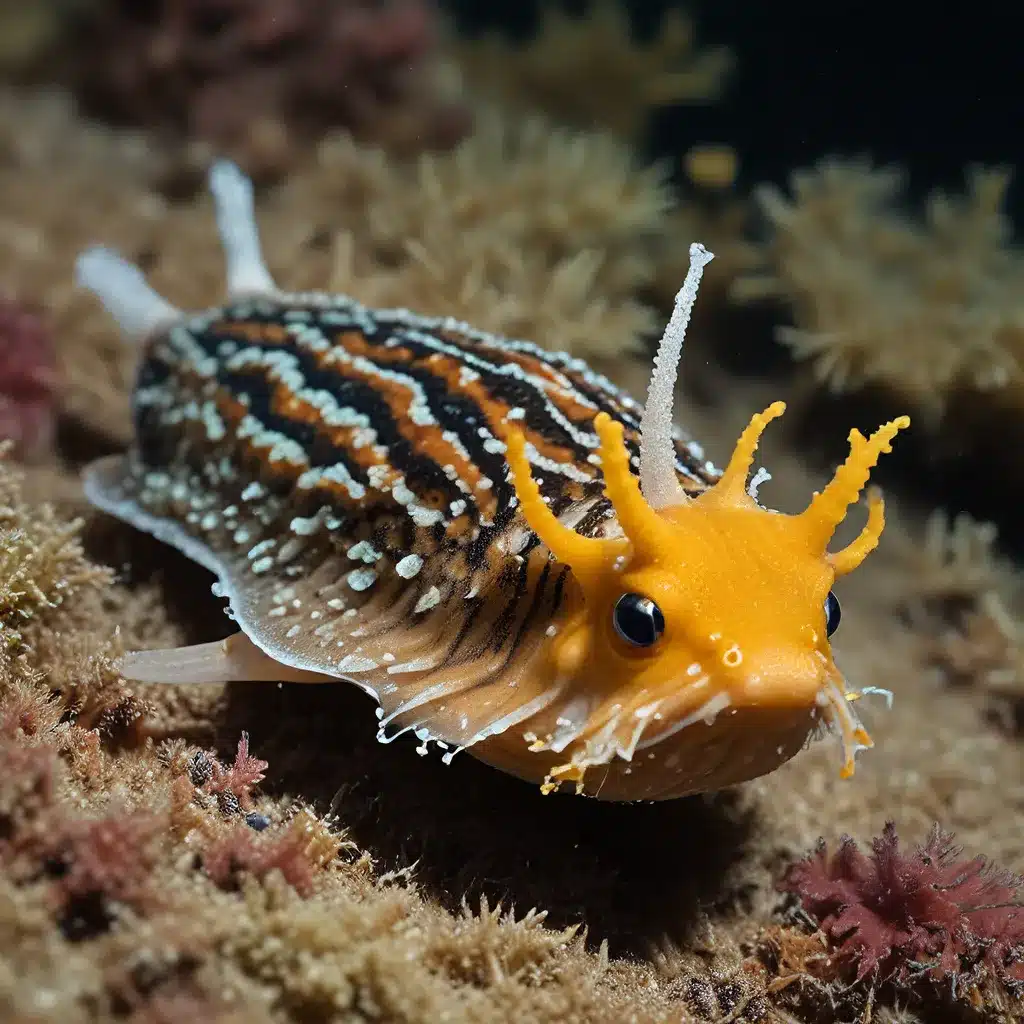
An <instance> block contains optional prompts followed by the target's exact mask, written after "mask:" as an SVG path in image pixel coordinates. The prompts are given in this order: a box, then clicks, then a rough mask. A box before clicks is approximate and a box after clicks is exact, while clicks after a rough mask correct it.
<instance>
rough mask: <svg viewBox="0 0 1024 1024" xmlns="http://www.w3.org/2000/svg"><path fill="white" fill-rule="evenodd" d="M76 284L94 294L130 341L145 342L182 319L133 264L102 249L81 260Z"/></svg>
mask: <svg viewBox="0 0 1024 1024" xmlns="http://www.w3.org/2000/svg"><path fill="white" fill-rule="evenodd" d="M75 282H76V283H77V284H78V285H79V287H81V288H88V289H89V291H91V292H93V293H95V295H96V297H97V298H98V299H99V300H100V302H102V303H103V306H104V308H105V309H106V310H107V312H108V313H109V314H110V315H111V316H112V317H113V318H114V319H115V320H116V321H117V323H118V325H119V326H120V328H121V330H122V331H124V333H125V334H126V335H128V337H130V338H134V339H137V340H142V339H143V338H146V337H147V336H148V335H150V334H151V333H153V332H154V331H157V330H160V329H161V328H164V327H166V326H167V325H168V324H171V323H173V322H174V321H175V320H177V319H178V318H179V317H180V316H181V315H182V314H181V311H180V310H179V309H176V308H175V307H174V306H172V305H171V304H170V303H169V302H168V301H167V300H166V299H165V298H163V296H161V295H158V294H157V293H156V292H155V291H154V290H153V288H152V287H150V285H149V284H148V283H147V281H146V278H145V277H144V276H143V273H142V271H141V270H140V269H139V268H138V267H137V266H135V264H134V263H129V262H128V261H127V260H126V259H124V257H122V256H119V255H118V254H117V253H116V252H114V251H113V250H112V249H107V248H105V247H103V246H94V247H93V248H91V249H86V250H85V252H83V253H82V254H81V255H80V256H79V257H78V259H77V260H76V261H75Z"/></svg>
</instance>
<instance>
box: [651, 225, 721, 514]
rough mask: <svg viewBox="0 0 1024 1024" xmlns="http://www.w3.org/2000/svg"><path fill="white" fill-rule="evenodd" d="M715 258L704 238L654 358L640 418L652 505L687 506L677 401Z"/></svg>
mask: <svg viewBox="0 0 1024 1024" xmlns="http://www.w3.org/2000/svg"><path fill="white" fill-rule="evenodd" d="M714 258H715V254H714V253H713V252H708V251H707V249H705V248H704V246H703V245H701V244H700V242H694V243H693V244H692V245H691V246H690V269H689V270H688V271H687V273H686V280H685V281H683V286H682V288H680V289H679V293H678V294H677V295H676V303H675V309H674V310H673V311H672V317H671V319H670V320H669V322H668V326H667V327H666V328H665V333H664V334H663V335H662V337H661V343H660V344H659V346H658V354H657V355H656V356H655V357H654V370H653V371H652V373H651V383H650V384H649V385H648V388H647V403H646V404H645V406H644V414H643V416H642V418H641V420H640V489H641V490H642V491H643V495H644V497H645V498H646V499H647V502H648V504H649V505H650V506H651V508H666V507H668V506H670V505H682V504H683V503H684V502H685V501H686V500H687V497H686V492H685V491H684V490H683V488H682V486H681V484H680V483H679V478H678V477H677V476H676V450H675V444H674V443H673V440H672V405H673V398H674V396H675V389H676V373H677V371H678V367H679V357H680V355H681V354H682V351H683V339H684V338H685V337H686V327H687V324H689V322H690V314H691V313H692V312H693V304H694V302H695V301H696V299H697V288H698V287H699V285H700V279H701V277H702V276H703V274H704V267H705V266H707V264H708V263H710V262H711V261H712V260H713V259H714Z"/></svg>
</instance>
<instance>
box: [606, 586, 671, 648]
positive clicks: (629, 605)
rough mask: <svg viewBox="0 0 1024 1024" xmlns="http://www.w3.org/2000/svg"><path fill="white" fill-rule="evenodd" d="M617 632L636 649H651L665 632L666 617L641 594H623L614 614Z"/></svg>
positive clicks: (613, 620) (613, 618) (617, 602)
mask: <svg viewBox="0 0 1024 1024" xmlns="http://www.w3.org/2000/svg"><path fill="white" fill-rule="evenodd" d="M612 622H613V623H614V624H615V632H616V633H618V634H619V636H621V637H622V639H623V640H625V641H626V643H627V644H632V645H633V646H634V647H650V646H651V645H652V644H655V643H657V642H658V640H659V639H660V638H661V635H662V633H664V632H665V616H664V615H662V613H661V609H660V608H659V607H658V606H657V605H656V604H655V603H654V602H653V601H652V600H651V599H650V598H649V597H644V596H643V595H641V594H623V595H622V597H620V598H619V599H618V601H616V602H615V611H613V612H612Z"/></svg>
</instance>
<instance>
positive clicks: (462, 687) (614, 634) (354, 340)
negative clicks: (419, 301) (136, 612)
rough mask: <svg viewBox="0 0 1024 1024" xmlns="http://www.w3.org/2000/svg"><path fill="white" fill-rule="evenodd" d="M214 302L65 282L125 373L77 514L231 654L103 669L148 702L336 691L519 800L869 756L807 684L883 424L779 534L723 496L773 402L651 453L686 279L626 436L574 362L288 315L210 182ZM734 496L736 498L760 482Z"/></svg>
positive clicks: (248, 215)
mask: <svg viewBox="0 0 1024 1024" xmlns="http://www.w3.org/2000/svg"><path fill="white" fill-rule="evenodd" d="M211 188H212V191H213V194H214V198H215V203H216V208H217V219H218V223H219V226H220V231H221V236H222V239H223V242H224V246H225V252H226V261H227V277H228V293H229V297H228V301H227V304H226V305H224V306H222V307H220V308H217V309H211V310H208V311H206V312H202V313H198V314H185V313H182V312H180V311H178V310H177V309H175V308H174V307H172V306H171V305H170V304H169V303H168V302H166V301H165V300H164V299H162V298H160V297H159V296H158V295H156V294H155V293H154V292H153V291H152V290H151V289H150V288H149V286H148V285H147V284H146V283H145V281H144V279H143V277H142V275H141V273H140V272H139V271H138V270H137V269H136V268H135V267H133V266H131V265H130V264H128V263H126V262H124V261H122V260H121V259H120V258H119V257H117V256H115V255H114V254H113V253H111V252H109V251H108V250H104V249H93V250H90V251H88V252H86V253H84V254H83V255H82V256H81V257H80V259H79V264H78V276H79V281H80V282H81V283H82V284H83V285H84V286H86V287H88V288H91V289H92V290H93V291H95V292H96V293H97V294H98V295H99V297H100V298H101V299H102V301H103V302H104V304H105V305H106V307H107V308H108V310H109V311H110V312H111V313H112V314H113V315H114V317H115V318H116V319H117V320H118V321H119V322H120V324H121V327H122V328H123V330H124V331H125V333H126V334H128V335H129V336H130V337H132V338H134V339H137V340H138V341H139V342H140V343H141V344H143V345H144V349H143V353H142V359H141V365H140V369H139V373H138V379H137V384H136V387H135V391H134V395H133V416H134V422H135V431H136V438H135V442H134V444H133V445H132V447H131V449H130V450H129V451H128V453H127V454H125V455H123V456H116V457H113V458H109V459H104V460H101V461H100V462H98V463H96V464H94V465H93V466H91V467H90V468H89V470H88V471H87V475H86V490H87V494H88V495H89V497H90V499H91V500H92V501H93V502H94V503H95V504H96V505H97V506H99V507H100V508H102V509H105V510H106V511H108V512H109V513H112V514H113V515H115V516H118V517H120V518H121V519H123V520H125V521H127V522H128V523H131V524H133V525H135V526H136V527H138V528H140V529H142V530H145V531H148V532H149V533H151V534H153V535H155V536H156V537H158V538H160V539H162V540H163V541H165V542H167V543H169V544H171V545H173V546H174V547H176V548H178V549H179V550H180V551H182V552H184V553H185V554H186V555H187V556H188V557H190V558H192V559H194V560H195V561H197V562H199V563H201V564H202V565H204V566H206V567H207V568H208V569H209V570H210V571H211V572H212V573H214V574H215V575H216V576H217V583H216V584H215V592H217V593H218V594H220V595H221V596H223V597H225V598H226V599H227V601H228V602H229V605H230V612H229V614H230V615H231V617H232V618H233V619H234V620H235V621H236V622H237V624H238V627H239V632H237V633H236V634H234V636H232V637H231V638H229V639H228V640H226V641H223V642H215V643H210V644H202V645H199V646H197V647H192V648H185V649H179V650H174V651H150V652H138V653H134V654H129V655H127V656H126V657H125V659H124V660H123V663H122V670H123V672H124V674H125V675H126V676H127V677H129V678H132V679H136V680H142V681H150V682H168V683H186V682H223V681H228V680H261V679H262V680H300V681H308V682H327V681H337V680H345V681H348V682H352V683H355V684H357V685H358V686H360V687H362V688H363V689H364V690H365V691H367V692H368V693H370V694H372V695H373V696H374V697H375V698H376V700H377V702H378V704H379V709H378V712H377V713H378V718H379V723H378V736H379V738H380V739H381V740H382V741H384V742H390V741H391V740H393V739H394V738H395V737H396V736H398V735H400V734H402V733H405V732H412V733H414V734H415V736H416V737H418V739H419V740H420V747H419V749H420V751H421V752H426V750H427V749H428V746H429V744H431V743H433V744H435V745H436V746H437V747H439V748H441V750H442V756H443V758H444V759H445V760H448V761H450V760H451V758H452V757H453V756H454V755H455V754H456V753H458V752H459V751H461V750H468V751H470V752H471V753H472V754H473V755H475V756H476V757H478V758H480V759H481V760H483V761H485V762H487V763H490V764H492V765H494V766H496V767H498V768H500V769H502V770H504V771H506V772H509V773H511V774H513V775H517V776H519V777H521V778H523V779H527V780H531V781H533V782H536V783H540V784H541V785H542V788H543V789H544V790H545V791H546V792H550V791H551V790H553V789H556V788H559V787H560V786H561V785H562V784H563V783H568V784H570V785H571V788H574V789H575V790H576V791H577V792H581V793H586V794H589V795H592V796H595V797H600V798H603V799H610V800H635V799H652V800H653V799H665V798H669V797H675V796H682V795H684V794H687V793H694V792H701V791H707V790H714V789H719V788H721V787H723V786H727V785H731V784H733V783H737V782H741V781H744V780H748V779H751V778H755V777H756V776H759V775H762V774H764V773H766V772H769V771H771V770H773V769H774V768H776V767H778V766H779V765H781V764H782V763H784V762H785V761H786V760H788V759H789V758H791V757H792V756H793V755H794V754H795V753H797V752H798V751H799V750H800V749H801V748H802V747H803V746H805V745H806V743H807V742H808V741H809V739H810V738H811V737H813V736H815V735H817V734H819V733H821V732H822V731H829V730H831V731H833V732H835V733H837V734H838V735H839V736H840V738H841V740H842V743H843V748H844V769H843V770H844V773H845V774H848V773H849V772H851V771H852V768H853V757H854V754H855V752H856V750H857V749H858V748H860V747H865V746H869V745H870V740H869V738H868V736H867V733H866V732H865V731H864V729H863V728H862V727H861V725H860V724H859V722H858V719H857V717H856V715H855V713H854V709H853V706H852V703H851V702H852V700H853V699H854V698H856V697H857V696H858V694H857V693H856V692H854V691H851V690H850V689H848V687H847V686H846V684H845V682H844V680H843V677H842V676H841V674H840V672H839V670H838V669H837V668H836V665H835V663H834V661H833V658H832V653H831V649H830V646H829V636H830V635H831V632H832V630H833V629H834V627H835V624H836V621H837V617H838V605H837V604H836V602H835V599H834V597H833V596H832V594H831V587H832V583H833V581H834V579H835V578H836V577H837V576H842V575H844V574H846V573H848V572H850V571H851V570H852V569H854V568H856V566H857V565H859V564H860V562H861V561H862V560H863V558H864V557H865V556H866V555H867V554H868V553H869V552H870V551H871V549H872V548H874V546H875V545H876V544H877V542H878V537H879V535H880V533H881V530H882V526H883V511H882V503H881V499H880V498H879V497H878V495H877V494H872V495H871V496H870V498H869V517H868V523H867V525H866V526H865V527H864V530H863V531H862V533H861V535H860V536H859V537H858V538H857V539H856V540H855V541H853V543H852V544H850V545H849V546H848V547H846V548H844V549H843V550H841V551H838V552H835V553H829V552H828V551H827V545H828V543H829V540H830V539H831V537H832V534H833V532H834V530H835V528H836V527H837V525H838V524H839V523H840V522H841V521H842V520H843V519H844V517H845V515H846V512H847V508H848V507H849V506H850V505H851V504H852V503H853V502H855V501H856V500H857V498H858V496H859V494H860V491H861V490H862V488H863V487H864V485H865V484H866V482H867V478H868V474H869V472H870V470H871V468H872V467H873V465H874V464H875V462H876V460H877V458H878V457H879V455H880V454H881V453H882V452H884V451H888V450H889V446H890V443H891V440H892V438H893V436H894V435H895V433H896V432H897V431H898V430H899V429H900V428H901V427H903V426H905V425H906V422H907V421H906V419H905V418H901V419H899V420H895V421H893V422H892V423H888V424H886V425H885V426H883V427H881V428H880V429H879V430H878V431H877V432H876V433H875V434H873V435H872V436H871V437H870V438H864V437H863V436H862V435H860V434H859V433H858V432H857V431H853V432H852V433H851V435H850V442H851V451H850V455H849V458H848V459H847V460H846V462H845V463H844V464H843V466H841V467H840V468H839V470H838V471H837V472H836V475H835V477H834V479H833V480H832V481H831V482H830V483H829V484H828V485H827V486H826V487H825V488H824V489H823V490H822V491H821V492H820V493H819V494H816V495H815V496H814V498H813V500H812V501H811V503H810V505H809V507H808V508H807V509H806V510H805V511H804V512H802V513H801V514H799V515H784V514H782V513H779V512H774V511H772V510H770V509H767V508H764V507H762V506H761V505H760V504H759V503H758V501H757V499H756V497H755V496H754V495H755V494H756V487H755V486H748V482H747V477H748V473H749V470H750V467H751V464H752V460H753V457H754V452H755V449H756V446H757V443H758V438H759V436H760V434H761V431H762V430H763V428H764V427H765V425H766V424H767V423H768V421H769V420H771V419H772V418H774V417H775V416H777V415H779V414H780V413H781V411H782V408H783V407H782V404H781V403H776V404H775V405H773V406H771V407H770V408H769V409H767V410H766V411H765V412H764V413H760V414H758V415H756V416H755V417H754V418H753V420H752V421H751V424H750V426H749V427H748V428H747V430H746V431H745V432H744V433H743V435H742V436H741V438H740V439H739V442H738V443H737V445H736V449H735V452H734V453H733V456H732V458H731V460H730V462H729V464H728V466H727V467H726V469H725V470H724V471H722V472H720V471H718V470H716V469H715V468H714V467H713V466H712V465H711V464H710V463H708V462H707V461H706V460H705V458H704V455H703V453H702V451H701V449H700V447H699V445H697V444H696V443H695V442H694V441H691V440H688V439H686V438H685V437H683V436H682V435H681V434H680V433H679V432H678V431H677V430H676V429H675V428H674V427H673V426H672V396H673V392H674V387H675V375H676V364H677V361H678V358H679V353H680V349H681V345H682V341H683V337H684V334H685V330H686V325H687V322H688V320H689V316H690V310H691V308H692V306H693V302H694V299H695V297H696V293H697V286H698V283H699V280H700V276H701V272H702V269H703V266H704V265H705V264H706V263H707V261H708V260H710V259H711V254H710V253H708V252H706V251H705V250H704V249H703V247H701V246H699V245H694V246H693V247H691V267H690V272H689V274H688V275H687V279H686V281H685V283H684V285H683V287H682V289H681V291H680V293H679V296H678V298H677V302H676V310H675V313H674V315H673V317H672V321H671V322H670V324H669V326H668V328H667V329H666V332H665V337H664V339H663V340H662V344H661V348H660V351H659V355H658V357H657V359H656V361H655V369H654V373H653V376H652V380H651V387H650V391H649V394H648V399H647V403H646V407H645V409H643V410H641V408H640V406H639V405H637V404H636V403H635V402H634V401H632V399H630V398H629V397H628V396H627V395H625V394H623V393H621V392H620V391H618V390H616V389H615V388H614V387H613V386H612V385H611V383H610V382H608V381H607V380H606V379H605V378H603V377H601V376H600V375H598V374H596V373H594V372H592V371H591V370H590V369H588V367H587V366H586V365H585V364H584V363H583V362H582V361H580V360H578V359H573V358H570V357H569V356H567V355H564V354H559V353H552V352H549V351H546V350H544V349H542V348H540V347H538V346H535V345H533V344H529V343H527V342H521V341H513V340H510V339H507V338H500V337H496V336H493V335H491V334H487V333H485V332H482V331H478V330H475V329H473V328H472V327H469V326H467V325H466V324H463V323H460V322H458V321H456V320H453V319H439V318H427V317H422V316H417V315H415V314H413V313H410V312H408V311H406V310H375V309H368V308H366V307H364V306H362V305H360V304H359V303H357V302H355V301H354V300H352V299H350V298H347V297H343V296H331V295H324V294H320V293H312V294H286V293H284V292H281V291H279V290H278V288H277V287H276V286H275V284H274V283H273V281H272V280H271V278H270V275H269V273H268V272H267V270H266V268H265V265H264V263H263V260H262V256H261V253H260V246H259V241H258V236H257V231H256V224H255V217H254V210H253V199H252V189H251V186H250V184H249V182H248V181H247V180H246V179H245V178H244V177H243V176H242V175H241V173H240V172H239V171H238V170H237V169H236V168H235V167H234V166H233V165H231V164H228V163H223V162H222V163H218V164H216V165H215V166H214V168H213V171H212V174H211ZM759 477H760V474H758V477H755V481H756V480H757V479H758V478H759Z"/></svg>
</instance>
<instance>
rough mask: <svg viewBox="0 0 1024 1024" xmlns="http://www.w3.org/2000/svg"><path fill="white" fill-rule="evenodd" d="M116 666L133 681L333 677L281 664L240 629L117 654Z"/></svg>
mask: <svg viewBox="0 0 1024 1024" xmlns="http://www.w3.org/2000/svg"><path fill="white" fill-rule="evenodd" d="M117 668H118V671H119V672H120V673H121V675H123V676H124V678H125V679H130V680H133V681H134V682H137V683H171V684H175V683H178V684H180V683H230V682H248V681H250V680H269V681H272V682H283V683H322V682H328V681H330V680H332V679H333V678H334V677H333V676H327V675H321V674H319V673H316V672H305V671H303V670H302V669H296V668H291V667H290V666H288V665H282V664H281V663H280V662H279V661H275V660H274V659H273V658H271V657H270V656H269V655H267V654H264V652H263V651H261V650H260V649H259V648H258V647H257V646H256V645H255V644H254V643H253V642H252V641H251V640H250V639H249V638H248V637H247V636H246V635H245V634H244V633H235V634H233V635H232V636H229V637H228V638H227V639H226V640H215V641H213V642H212V643H208V644H196V645H195V646H193V647H174V648H171V649H170V650H164V651H132V652H131V653H129V654H126V655H124V656H123V657H122V658H121V660H120V662H119V663H118V665H117Z"/></svg>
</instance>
